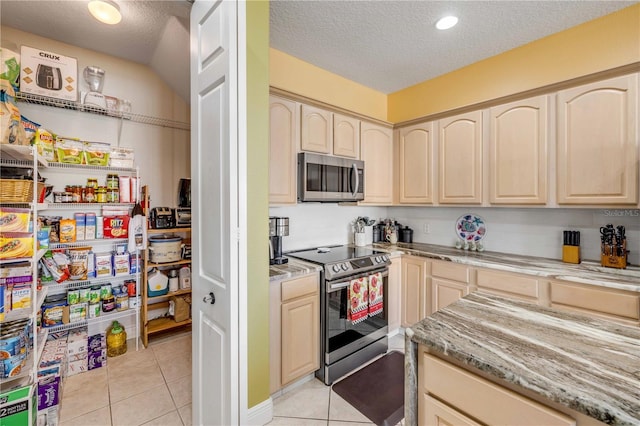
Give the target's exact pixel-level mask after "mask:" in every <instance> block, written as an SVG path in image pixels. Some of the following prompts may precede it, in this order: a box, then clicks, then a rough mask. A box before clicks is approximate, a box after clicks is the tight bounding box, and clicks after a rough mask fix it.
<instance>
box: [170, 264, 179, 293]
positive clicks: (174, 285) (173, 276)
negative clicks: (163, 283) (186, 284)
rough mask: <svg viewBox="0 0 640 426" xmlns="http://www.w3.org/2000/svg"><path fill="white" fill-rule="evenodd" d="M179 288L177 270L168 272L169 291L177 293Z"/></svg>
mask: <svg viewBox="0 0 640 426" xmlns="http://www.w3.org/2000/svg"><path fill="white" fill-rule="evenodd" d="M179 288H180V278H178V270H177V269H172V270H170V271H169V291H172V292H173V291H178V290H179Z"/></svg>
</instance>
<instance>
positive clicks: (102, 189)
mask: <svg viewBox="0 0 640 426" xmlns="http://www.w3.org/2000/svg"><path fill="white" fill-rule="evenodd" d="M96 202H97V203H106V202H107V187H106V186H99V187H98V189H97V190H96Z"/></svg>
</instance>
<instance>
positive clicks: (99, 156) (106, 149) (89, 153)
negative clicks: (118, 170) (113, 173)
mask: <svg viewBox="0 0 640 426" xmlns="http://www.w3.org/2000/svg"><path fill="white" fill-rule="evenodd" d="M110 154H111V145H110V144H108V143H103V142H85V147H84V164H88V165H90V166H108V165H109V155H110Z"/></svg>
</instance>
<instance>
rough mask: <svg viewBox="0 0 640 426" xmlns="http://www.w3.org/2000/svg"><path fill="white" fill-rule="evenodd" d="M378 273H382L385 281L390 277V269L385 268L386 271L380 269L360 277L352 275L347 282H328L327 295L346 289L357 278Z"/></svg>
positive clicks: (359, 275)
mask: <svg viewBox="0 0 640 426" xmlns="http://www.w3.org/2000/svg"><path fill="white" fill-rule="evenodd" d="M376 272H382V278H383V279H384V278H385V277H388V276H389V268H384V269H380V270H377V271H371V272H367V273H364V274H358V275H352V276H351V277H349V278H348V280H347V281H342V280H340V281H338V282H334V283H331V282H327V293H332V292H334V291H338V290H341V289H343V288H345V287H349V284H351V280H353V279H356V278H360V277H368V276H369V275H373V274H375V273H376Z"/></svg>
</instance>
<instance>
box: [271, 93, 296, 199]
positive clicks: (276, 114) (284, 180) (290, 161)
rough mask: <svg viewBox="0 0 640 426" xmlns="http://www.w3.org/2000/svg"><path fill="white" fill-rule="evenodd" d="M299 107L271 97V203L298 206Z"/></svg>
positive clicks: (293, 103) (290, 102)
mask: <svg viewBox="0 0 640 426" xmlns="http://www.w3.org/2000/svg"><path fill="white" fill-rule="evenodd" d="M297 123H298V114H297V105H296V103H295V102H293V101H288V100H286V99H282V98H278V97H276V96H271V97H270V99H269V203H271V204H295V203H296V201H297V200H296V197H297V193H296V164H297V161H296V150H297V145H298V137H299V133H298V130H299V129H298V125H297Z"/></svg>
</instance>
